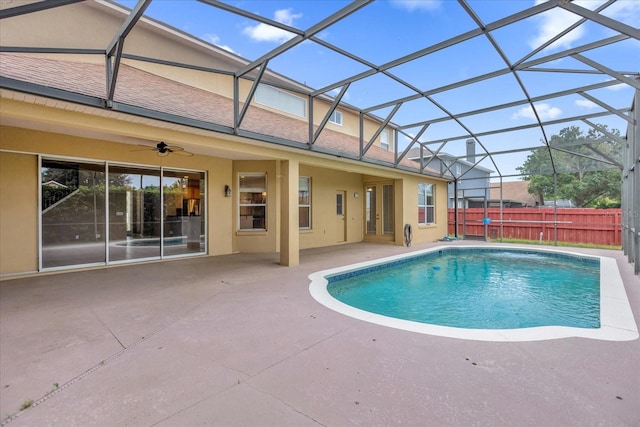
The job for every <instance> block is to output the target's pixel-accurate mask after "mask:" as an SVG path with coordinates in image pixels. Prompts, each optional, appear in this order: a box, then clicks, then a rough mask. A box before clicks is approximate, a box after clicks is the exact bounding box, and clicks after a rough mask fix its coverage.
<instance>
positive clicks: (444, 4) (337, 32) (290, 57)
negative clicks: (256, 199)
mask: <svg viewBox="0 0 640 427" xmlns="http://www.w3.org/2000/svg"><path fill="white" fill-rule="evenodd" d="M121 3H123V4H125V5H126V6H129V7H133V6H134V5H135V3H136V2H135V1H121ZM226 3H228V4H231V5H233V6H236V7H239V8H241V9H244V10H247V11H249V12H252V13H255V14H258V15H261V16H263V17H266V18H269V19H273V20H275V21H278V22H281V23H284V24H286V25H289V26H292V27H295V28H298V29H302V30H306V29H308V28H309V27H311V26H312V25H314V24H315V23H317V22H319V21H321V20H322V19H324V18H326V17H328V16H330V15H331V14H332V13H334V12H336V11H338V10H340V9H341V8H343V7H345V6H346V5H348V4H349V3H350V2H349V1H343V0H324V1H323V0H273V1H271V0H237V1H226ZM537 3H540V1H534V0H513V1H505V0H497V1H494V0H470V1H469V2H468V4H469V5H470V6H471V8H472V9H473V10H474V11H475V13H476V14H477V15H478V16H479V18H480V19H481V20H482V22H483V23H484V24H487V23H491V22H493V21H496V20H498V19H501V18H504V17H506V16H509V15H511V14H514V13H516V12H518V11H521V10H523V9H526V8H529V7H531V6H533V5H535V4H537ZM573 3H575V4H578V5H580V6H582V7H585V8H587V9H590V10H593V9H595V8H596V7H598V6H600V5H601V4H603V3H604V1H600V0H585V1H581V0H575V1H574V2H573ZM602 14H603V15H605V16H609V17H612V18H615V19H617V20H620V21H621V22H623V23H625V24H627V25H630V26H633V27H638V26H640V1H637V0H618V2H616V3H614V4H613V5H612V6H610V7H608V8H607V9H605V11H604V12H602ZM146 15H148V16H151V17H153V18H155V19H158V20H160V21H163V22H166V23H168V24H169V25H171V26H173V27H176V28H178V29H180V30H182V31H185V32H187V33H190V34H192V35H193V36H195V37H198V38H201V39H203V40H205V41H207V42H210V43H212V44H215V45H217V46H220V47H222V48H224V49H227V50H229V51H231V52H233V53H235V54H238V55H240V56H242V57H245V58H247V59H250V60H251V59H257V58H259V57H260V56H261V55H263V54H265V53H267V52H269V51H271V50H272V49H274V48H275V47H277V46H278V45H280V44H281V43H283V42H284V41H286V40H288V39H289V38H290V37H291V34H290V33H288V32H286V31H283V30H280V29H277V28H275V27H272V26H268V25H265V24H261V23H258V22H257V21H253V20H250V19H248V18H244V17H241V16H237V15H234V14H231V13H229V12H225V11H222V10H220V9H217V8H215V7H211V6H208V5H205V4H202V3H199V2H195V1H188V0H154V1H153V2H152V3H151V5H150V6H149V8H148V9H147V11H146ZM578 19H579V17H578V16H577V15H575V14H572V13H570V12H568V11H563V10H552V11H548V12H545V13H542V14H539V15H536V16H534V17H531V18H528V19H526V20H524V21H521V22H518V23H516V24H514V25H511V26H509V27H505V28H502V29H499V30H496V31H494V32H493V33H492V35H493V36H494V38H495V40H496V42H497V43H498V44H499V45H500V47H501V48H502V49H503V51H504V53H505V55H506V56H507V59H508V61H509V62H510V63H515V62H517V61H519V60H521V59H522V58H524V57H525V56H526V55H528V54H529V53H530V52H531V51H532V50H533V49H534V48H536V47H538V46H540V45H541V44H542V43H544V42H545V41H547V40H549V39H550V38H551V37H553V36H555V35H556V34H558V33H559V32H560V31H562V30H564V29H565V28H567V27H568V26H569V25H571V24H573V23H574V22H576V21H577V20H578ZM476 28H477V25H476V24H475V22H474V21H473V20H472V19H471V17H470V16H469V14H468V13H466V12H465V11H464V9H463V8H462V7H461V6H460V5H459V4H458V2H455V1H452V0H378V1H376V2H374V3H373V4H371V5H368V6H366V7H364V8H363V9H361V10H359V11H358V12H356V13H355V14H353V15H351V16H349V17H348V18H346V19H344V20H342V21H340V22H338V23H336V24H334V25H332V26H331V27H329V28H328V29H326V30H324V31H322V32H321V33H320V34H319V35H318V37H319V38H320V39H322V40H324V41H326V42H328V43H331V44H333V45H335V46H337V47H339V48H342V49H344V50H347V51H349V52H351V53H353V54H355V55H357V56H359V57H361V58H363V59H365V60H366V61H369V62H370V63H373V64H375V65H382V64H385V63H387V62H389V61H392V60H394V59H397V58H399V57H402V56H404V55H407V54H410V53H412V52H414V51H417V50H419V49H423V48H425V47H428V46H432V45H434V44H436V43H438V42H442V41H444V40H447V39H449V38H451V37H454V36H456V35H459V34H461V33H465V32H467V31H471V30H474V29H476ZM617 34H618V33H617V32H615V31H613V30H611V29H608V28H606V27H603V26H601V25H599V24H596V23H586V24H583V25H581V26H579V27H578V28H576V29H575V30H573V31H572V32H571V33H569V34H567V35H566V36H565V37H563V38H562V39H560V40H559V41H558V42H556V43H555V44H554V45H552V46H550V47H548V48H546V49H545V50H543V51H542V52H540V53H538V54H537V55H535V56H533V57H532V58H531V59H535V58H539V57H543V56H547V55H549V54H553V53H555V52H558V51H561V50H565V49H569V48H572V47H576V46H580V45H583V44H586V43H589V42H592V41H595V40H600V39H602V38H604V37H609V36H613V35H617ZM125 50H126V46H125ZM583 56H586V57H588V58H590V59H592V60H595V61H598V62H600V63H602V64H605V65H607V66H608V67H609V68H612V69H616V70H622V71H635V72H638V71H640V42H638V41H637V40H626V41H623V42H619V43H617V44H615V45H610V46H607V47H603V48H599V49H595V50H591V51H588V52H585V53H583ZM505 67H506V64H505V62H504V60H503V59H502V58H501V57H500V56H499V55H498V53H497V52H496V50H495V49H494V48H493V47H492V46H491V43H490V41H489V40H488V39H487V38H486V37H484V36H479V37H475V38H473V39H471V40H468V41H466V42H464V43H461V44H459V45H456V46H454V47H452V48H448V49H445V50H442V51H439V52H436V53H433V54H431V55H428V56H426V57H423V58H420V59H418V60H416V61H413V62H411V63H407V64H404V65H401V66H398V67H395V68H392V69H391V70H390V71H391V72H392V73H394V74H395V75H397V76H398V77H400V78H402V79H404V80H406V81H408V82H410V83H411V84H413V85H414V86H416V87H418V88H419V89H421V90H428V89H432V88H437V87H440V86H443V85H447V84H451V83H454V82H456V81H459V80H463V79H467V78H471V77H474V76H477V75H481V74H484V73H488V72H492V71H495V70H500V69H503V68H505ZM539 67H544V68H570V69H591V68H590V67H589V66H587V65H585V64H583V63H582V62H580V61H578V60H576V59H573V58H565V59H562V60H558V61H554V62H549V63H545V64H542V65H540V66H539ZM269 68H271V69H273V70H275V71H277V72H279V73H281V74H284V75H286V76H288V77H290V78H292V79H294V80H296V81H299V82H301V83H305V84H307V85H308V86H310V87H312V88H316V89H317V88H322V87H325V86H327V85H330V84H331V83H333V82H336V81H339V80H341V79H345V78H349V77H351V76H353V75H356V74H358V73H360V72H362V71H365V70H367V69H368V67H366V66H364V65H362V64H359V63H357V62H355V61H352V60H351V59H348V58H346V57H343V56H341V55H339V54H337V53H335V52H332V51H330V50H328V49H326V48H324V47H323V46H320V45H319V44H317V43H314V42H311V41H307V42H304V43H302V44H300V45H298V46H296V47H295V48H293V49H291V50H289V51H287V52H286V53H284V54H283V55H281V56H279V57H277V58H275V59H274V60H272V61H271V62H270V63H269ZM519 76H520V77H521V79H522V81H523V83H524V84H525V86H526V88H527V90H528V91H529V95H530V96H531V97H535V96H539V95H543V94H546V93H550V92H554V91H560V90H564V89H568V88H573V87H578V86H582V85H587V84H592V83H599V82H602V81H605V80H609V79H610V77H608V76H606V75H601V74H578V75H576V74H561V73H550V72H520V73H519ZM412 94H414V92H412V91H411V90H409V89H408V88H406V87H405V86H403V85H401V84H399V83H397V82H395V81H394V80H392V79H390V78H388V77H385V76H383V75H376V76H373V77H370V78H367V79H365V80H362V81H359V82H355V83H353V84H352V85H351V87H350V88H349V91H348V92H347V95H346V97H345V98H344V99H343V100H344V101H346V102H348V103H350V104H352V105H355V106H357V107H360V108H366V107H370V106H375V105H378V104H380V103H383V102H386V101H389V100H393V99H397V98H401V97H404V96H409V95H412ZM590 95H593V96H596V97H597V98H599V99H602V100H604V101H605V102H607V103H609V104H610V105H612V106H613V107H615V108H626V107H629V106H630V105H631V101H632V97H633V90H632V89H631V87H630V86H627V85H617V86H613V87H610V88H606V89H599V90H596V91H593V92H592V93H590ZM523 98H524V94H523V92H522V90H521V88H520V87H519V85H518V83H517V81H516V79H515V78H514V76H513V75H512V74H506V75H504V76H501V77H498V78H494V79H491V80H488V81H484V82H481V83H478V84H474V85H471V86H466V87H464V88H459V89H456V90H452V91H447V92H444V93H439V94H435V95H433V99H434V100H435V101H436V102H437V103H438V104H440V105H442V106H443V107H444V108H446V109H447V110H448V111H450V112H452V113H461V112H464V111H469V110H474V109H479V108H484V107H488V106H490V105H495V104H500V103H505V102H511V101H515V100H520V99H523ZM536 108H537V110H538V113H539V115H540V116H541V119H542V120H554V119H562V118H566V117H573V116H576V115H578V114H589V113H592V112H598V111H603V109H602V108H601V107H599V106H597V105H595V104H593V103H592V102H591V101H589V100H587V99H585V98H583V97H581V96H579V95H572V96H567V97H563V98H556V99H551V100H548V101H542V102H539V103H536ZM389 111H390V108H387V109H381V110H378V111H376V112H375V114H377V115H379V116H381V117H386V115H387V113H388V112H389ZM443 115H444V113H443V112H442V110H440V109H439V108H438V107H436V106H435V105H434V104H432V103H431V102H429V101H427V100H424V99H421V100H417V101H413V102H410V103H407V104H406V105H404V106H403V107H402V108H401V109H400V111H399V112H398V113H397V114H396V116H394V119H393V121H394V122H396V123H399V124H406V123H415V122H418V121H421V120H428V119H431V118H435V117H441V116H443ZM533 117H534V116H533V114H532V111H531V109H530V108H529V107H527V106H519V107H515V108H511V109H505V110H500V111H497V112H493V113H488V114H484V115H480V116H476V117H469V118H465V119H463V120H461V121H462V123H463V125H464V126H466V127H468V128H469V129H470V130H472V131H473V132H474V133H478V132H485V131H491V130H493V129H499V128H506V127H516V126H522V125H526V124H529V123H534V122H535V121H534V118H533ZM593 121H595V122H596V123H602V124H607V125H609V126H610V127H613V128H617V129H619V130H620V131H621V132H622V133H623V134H624V132H625V129H626V124H625V123H626V122H624V121H623V120H622V119H620V118H606V119H594V120H593ZM569 125H578V126H580V127H581V128H583V129H584V130H585V131H586V130H587V129H588V126H587V125H586V124H584V123H582V122H576V123H573V122H571V123H566V124H562V125H555V126H548V127H546V128H545V131H546V133H547V136H548V137H550V136H551V135H553V134H555V133H557V132H558V131H559V130H560V129H562V128H564V127H566V126H569ZM409 131H410V133H411V132H412V131H413V132H417V131H418V129H415V130H414V129H410V130H409ZM464 134H466V130H465V129H464V127H462V126H460V125H459V124H458V123H456V122H455V121H451V120H450V121H448V122H446V123H442V124H435V125H432V126H430V127H429V129H428V130H427V131H426V132H425V133H424V135H423V137H422V138H421V140H422V141H428V140H437V139H440V138H450V137H455V136H458V135H464ZM542 137H543V135H542V133H541V131H540V130H539V129H533V130H526V131H518V132H514V133H509V134H503V135H493V136H487V137H481V138H479V140H480V142H481V143H482V144H483V145H485V146H486V147H487V148H489V149H491V150H509V149H514V148H520V147H531V146H534V145H536V144H537V145H539V144H540V141H541V138H542ZM438 146H439V145H434V146H432V148H433V149H434V150H435V149H436V148H438ZM443 151H446V152H449V153H452V154H456V155H461V154H463V153H464V139H461V140H459V141H451V142H449V143H447V145H446V146H445V147H444V148H443ZM478 151H479V152H481V151H482V149H481V148H479V149H478ZM526 155H527V153H520V154H511V155H503V156H498V157H497V158H498V159H500V160H499V164H498V165H497V166H498V169H499V170H500V172H501V173H502V174H503V175H509V174H513V173H516V171H515V167H517V166H519V165H521V164H522V162H523V161H524V159H525V158H526ZM482 165H483V166H486V167H488V168H490V169H494V170H495V169H496V167H495V165H493V164H491V163H488V162H483V163H482Z"/></svg>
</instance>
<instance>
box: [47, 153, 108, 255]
mask: <svg viewBox="0 0 640 427" xmlns="http://www.w3.org/2000/svg"><path fill="white" fill-rule="evenodd" d="M104 168H105V167H104V165H103V164H91V163H80V162H74V161H61V160H47V159H43V160H42V167H41V170H40V171H41V182H42V187H41V189H42V200H41V202H42V203H41V220H42V267H43V268H50V267H61V266H69V265H81V264H95V263H104V262H106V260H105V254H106V251H105V209H104V208H105V193H104V188H105V173H104Z"/></svg>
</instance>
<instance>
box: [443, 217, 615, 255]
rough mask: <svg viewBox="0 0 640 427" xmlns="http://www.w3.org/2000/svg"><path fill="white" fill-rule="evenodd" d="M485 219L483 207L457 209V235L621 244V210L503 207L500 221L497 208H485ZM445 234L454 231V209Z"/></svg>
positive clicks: (453, 232) (451, 233)
mask: <svg viewBox="0 0 640 427" xmlns="http://www.w3.org/2000/svg"><path fill="white" fill-rule="evenodd" d="M486 218H489V220H490V221H489V220H485V210H484V209H483V208H466V209H458V236H460V237H462V236H467V237H487V238H490V239H500V238H505V239H524V240H540V239H542V240H543V241H551V242H554V241H556V240H557V241H558V242H568V243H588V244H596V245H610V246H621V245H622V210H621V209H557V210H554V209H550V208H503V209H502V220H501V218H500V208H488V209H487V210H486ZM485 223H487V224H485ZM448 233H449V234H450V235H454V234H455V209H449V227H448ZM556 233H557V237H556Z"/></svg>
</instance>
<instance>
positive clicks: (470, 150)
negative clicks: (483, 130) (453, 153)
mask: <svg viewBox="0 0 640 427" xmlns="http://www.w3.org/2000/svg"><path fill="white" fill-rule="evenodd" d="M467 161H468V162H470V163H475V162H476V141H475V140H474V139H467Z"/></svg>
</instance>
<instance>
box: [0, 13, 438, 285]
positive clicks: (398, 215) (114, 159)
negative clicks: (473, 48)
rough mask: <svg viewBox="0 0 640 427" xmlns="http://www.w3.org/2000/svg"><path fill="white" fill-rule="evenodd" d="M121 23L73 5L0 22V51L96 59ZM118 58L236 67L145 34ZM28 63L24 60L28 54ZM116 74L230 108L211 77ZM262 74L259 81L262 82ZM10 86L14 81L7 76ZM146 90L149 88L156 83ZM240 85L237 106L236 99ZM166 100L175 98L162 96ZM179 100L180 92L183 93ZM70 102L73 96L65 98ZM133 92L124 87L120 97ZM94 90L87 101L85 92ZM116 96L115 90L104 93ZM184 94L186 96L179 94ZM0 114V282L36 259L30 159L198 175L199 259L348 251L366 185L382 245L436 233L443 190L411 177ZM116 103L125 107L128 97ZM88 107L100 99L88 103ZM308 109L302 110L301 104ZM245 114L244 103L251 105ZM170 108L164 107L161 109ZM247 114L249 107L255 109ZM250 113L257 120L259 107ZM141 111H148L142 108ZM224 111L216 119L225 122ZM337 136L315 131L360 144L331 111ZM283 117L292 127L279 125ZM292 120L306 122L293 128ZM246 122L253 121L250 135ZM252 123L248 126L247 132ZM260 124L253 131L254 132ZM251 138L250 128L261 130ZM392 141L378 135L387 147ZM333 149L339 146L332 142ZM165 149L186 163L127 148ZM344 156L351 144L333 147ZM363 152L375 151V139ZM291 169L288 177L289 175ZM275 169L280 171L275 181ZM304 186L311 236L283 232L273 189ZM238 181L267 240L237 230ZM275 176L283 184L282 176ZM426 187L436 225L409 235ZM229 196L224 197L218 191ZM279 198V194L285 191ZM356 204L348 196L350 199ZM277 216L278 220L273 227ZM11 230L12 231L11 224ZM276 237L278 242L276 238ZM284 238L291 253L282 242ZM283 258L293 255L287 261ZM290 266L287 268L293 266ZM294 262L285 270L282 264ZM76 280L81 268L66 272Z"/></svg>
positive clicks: (184, 137)
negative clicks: (253, 184) (379, 212)
mask: <svg viewBox="0 0 640 427" xmlns="http://www.w3.org/2000/svg"><path fill="white" fill-rule="evenodd" d="M123 20H124V16H123V15H118V14H117V13H115V14H114V13H111V11H110V9H109V8H108V7H107V8H106V9H105V6H104V5H103V6H100V5H99V4H98V5H96V4H94V3H92V2H83V3H79V4H73V5H68V6H62V7H59V8H54V9H50V10H48V11H47V12H46V13H32V14H27V15H23V16H19V17H16V18H12V19H7V20H3V25H2V26H0V40H2V44H3V45H6V46H39V47H60V46H68V47H74V48H96V49H104V48H105V46H107V45H108V44H109V42H110V41H111V37H112V36H113V34H114V33H115V32H116V31H117V30H118V29H119V28H120V26H121V25H122V22H123ZM125 52H127V53H131V54H136V55H143V56H149V55H150V53H153V55H154V56H155V57H158V58H162V59H166V60H169V61H180V62H186V63H191V64H195V65H199V66H202V67H208V68H217V69H235V68H237V66H238V64H237V63H235V64H234V63H233V62H234V61H238V60H239V59H238V58H235V57H232V56H225V54H220V55H219V56H216V55H215V54H214V53H215V52H213V50H212V49H211V47H207V46H204V45H200V44H199V42H197V41H193V40H186V39H185V38H184V36H182V35H180V34H177V33H175V34H174V33H171V32H169V33H166V32H163V31H160V30H158V29H157V28H156V27H154V26H153V25H150V24H145V23H140V24H139V25H136V27H135V28H134V30H133V31H132V33H131V34H130V35H129V36H128V37H127V39H126V45H125ZM29 55H36V54H29ZM38 56H39V57H42V56H44V57H49V58H55V59H57V60H60V59H63V60H67V61H76V62H78V61H80V62H85V63H90V64H104V57H103V56H101V55H70V54H55V55H54V54H38ZM122 62H123V64H126V65H128V66H132V67H135V68H137V69H139V70H143V71H145V72H147V73H150V74H153V75H156V76H160V77H164V78H166V79H170V80H173V81H174V82H179V83H182V84H184V85H188V86H190V87H192V88H197V89H200V90H204V91H208V92H212V93H216V94H218V95H222V96H224V97H226V98H233V95H234V93H233V79H232V77H231V76H228V75H225V74H221V73H211V72H206V71H199V70H191V69H185V68H181V67H175V66H170V65H166V64H158V63H151V62H144V61H138V60H133V59H127V58H124V59H123V60H122ZM267 74H268V73H267ZM16 78H18V79H19V78H20V77H19V76H18V77H16ZM275 80H279V81H283V79H282V78H281V77H277V76H274V75H265V81H266V82H268V81H275ZM156 81H157V78H156ZM251 84H252V82H251V81H249V80H240V99H244V98H245V97H246V96H247V94H248V93H249V90H250V88H251ZM174 89H175V87H174ZM186 89H188V88H186ZM70 90H71V91H72V92H73V89H70ZM135 90H137V87H133V88H132V91H135ZM99 91H100V88H98V89H97V92H99ZM116 92H118V88H116ZM188 93H191V92H188ZM1 94H2V97H1V98H0V102H1V103H2V105H1V108H0V112H1V115H2V123H3V124H2V126H1V127H0V133H1V135H2V137H1V138H0V166H1V169H0V189H1V190H2V191H1V192H0V235H1V236H2V239H0V250H1V256H0V278H2V277H7V276H13V275H20V274H30V273H32V272H36V271H37V269H38V264H39V260H38V256H39V254H38V253H39V241H38V239H39V218H40V215H41V214H40V212H39V201H38V194H39V191H40V190H39V187H38V185H39V174H40V170H39V162H38V159H39V156H43V157H56V158H58V157H59V158H62V159H71V160H78V161H83V160H84V161H89V162H110V164H123V165H131V166H142V167H145V166H152V167H167V168H175V169H179V170H183V169H184V170H193V171H203V172H205V173H206V184H207V193H206V206H205V215H206V236H207V242H206V247H207V252H206V255H209V256H215V255H223V254H231V253H234V252H278V251H281V249H283V248H284V250H287V251H291V250H292V248H293V251H294V252H295V251H296V250H297V249H298V248H299V249H307V248H314V247H322V246H330V245H334V244H336V243H338V242H340V241H341V240H342V241H343V242H344V243H353V242H360V241H363V240H364V239H365V235H364V199H365V198H364V191H365V190H364V186H365V184H366V183H368V182H385V183H393V185H394V199H393V203H394V210H395V212H394V219H395V221H394V233H395V236H394V239H393V241H392V242H390V243H392V244H395V245H402V244H404V242H403V227H404V225H405V224H411V225H412V227H413V231H414V236H413V242H414V243H422V242H427V241H433V240H435V239H437V238H439V237H441V236H443V235H444V234H445V233H446V226H447V224H446V182H445V181H441V180H436V179H431V178H427V177H424V176H420V175H417V174H412V173H409V172H404V171H400V170H395V169H392V168H387V167H380V166H374V165H371V164H367V163H362V162H357V161H354V160H348V161H345V160H344V159H338V158H336V157H333V156H329V155H323V154H318V153H312V152H308V151H304V150H295V149H291V148H287V147H282V146H278V145H275V144H269V143H264V142H260V141H256V140H248V139H244V138H241V137H238V136H235V135H226V134H218V133H215V132H213V131H208V130H203V129H194V128H190V127H187V126H185V125H180V124H175V123H168V122H163V121H161V120H160V119H155V118H144V117H135V116H130V115H127V114H125V113H123V112H119V111H113V110H106V109H101V108H95V107H90V106H86V105H80V104H74V103H72V102H70V101H60V100H53V99H48V98H45V97H44V96H37V95H29V94H24V93H20V92H15V91H10V90H6V91H5V90H4V89H3V90H2V92H1ZM128 95H131V94H130V93H129V94H128ZM94 96H100V95H94ZM307 101H308V99H307ZM253 104H256V103H253ZM172 105H173V104H172ZM256 106H258V105H256ZM329 106H330V104H329V103H328V102H325V101H323V100H319V99H316V101H315V104H314V122H315V123H316V124H318V123H320V121H321V120H322V118H323V117H324V115H325V114H326V112H327V111H328V108H329ZM259 107H260V108H262V109H269V108H268V107H265V106H259ZM149 108H153V106H152V107H149ZM228 110H229V108H228V107H226V109H225V110H224V114H225V115H226V116H225V117H229V116H231V112H230V111H228ZM271 111H275V112H277V113H278V114H280V116H277V117H275V118H274V119H273V122H272V123H264V126H265V127H268V126H271V127H275V128H278V129H288V128H287V127H286V124H287V123H289V124H290V123H291V122H290V121H289V122H287V121H284V120H283V121H282V123H281V122H280V119H281V118H282V116H285V115H286V113H283V112H281V111H278V110H275V109H271ZM339 111H341V112H342V113H343V124H342V126H338V125H335V124H332V123H327V129H329V130H334V131H337V132H340V133H342V134H344V135H349V136H351V137H354V136H356V137H357V136H359V134H360V117H359V115H358V114H357V113H355V112H354V111H353V110H350V109H349V108H345V107H339ZM287 116H288V117H293V116H290V115H287ZM295 118H296V119H297V120H300V121H306V120H305V119H303V118H300V117H295ZM255 122H256V120H255V118H254V124H255ZM258 122H259V120H258ZM259 123H261V122H259ZM261 126H262V123H261ZM378 127H379V122H377V121H375V120H372V119H371V118H365V121H364V136H363V138H364V144H365V145H366V144H367V143H368V141H369V139H370V138H371V136H372V135H373V134H374V133H375V132H376V131H377V129H378ZM392 135H393V132H391V131H390V132H389V136H390V140H389V143H390V146H391V147H393V145H392V142H393V141H392ZM340 138H341V137H340ZM159 141H165V142H167V143H168V144H171V145H179V146H182V147H184V148H185V149H187V150H188V151H192V152H195V153H196V154H195V155H194V156H193V157H181V156H175V155H169V156H166V157H159V156H158V155H157V153H155V152H154V151H153V150H148V151H146V152H145V151H139V150H140V147H139V146H137V145H136V144H144V145H146V146H148V147H153V145H155V144H156V143H157V142H159ZM341 142H344V144H357V143H358V142H357V141H354V140H353V138H352V139H345V140H344V141H342V139H341ZM375 145H377V146H380V138H379V137H378V138H377V141H376V143H375ZM291 165H299V168H298V167H295V168H291ZM283 168H286V169H283ZM295 170H298V173H299V175H300V176H309V177H310V178H311V183H312V184H311V185H312V190H311V191H312V194H311V198H312V203H311V209H312V219H311V221H312V222H311V229H309V230H299V231H298V232H295V231H294V232H291V230H292V228H291V227H292V223H293V222H294V221H296V220H297V217H296V216H295V215H293V214H291V213H292V212H294V213H295V212H297V206H296V205H295V203H294V204H293V205H291V203H292V202H290V201H289V202H287V200H293V197H292V191H294V190H295V189H294V188H291V187H290V186H289V187H283V185H284V184H283V178H282V177H283V176H285V175H287V182H289V183H291V182H296V181H295V180H294V179H292V177H291V176H289V175H290V174H291V172H292V171H295ZM243 172H247V173H248V172H254V173H266V174H267V186H268V187H267V192H268V203H267V221H268V222H267V229H266V230H264V231H253V230H252V231H245V230H242V231H240V230H239V215H238V194H239V192H238V190H239V188H238V175H239V174H240V173H243ZM284 172H286V173H284ZM419 182H430V183H433V184H435V185H436V200H437V207H436V209H437V213H436V219H437V221H436V224H435V225H430V226H420V227H418V225H417V185H418V183H419ZM225 185H228V186H230V187H231V189H232V195H231V197H225V194H224V187H225ZM285 190H286V191H285ZM338 191H340V192H344V193H343V194H344V195H345V200H344V203H345V208H346V212H345V213H346V216H345V223H346V226H345V235H344V239H341V238H340V237H338V231H339V225H338V222H337V220H336V194H337V192H338ZM356 195H357V196H356ZM283 215H289V217H287V218H283ZM17 220H19V223H20V225H19V227H17V226H16V221H17ZM285 228H286V230H285ZM286 236H294V237H295V238H296V239H298V241H297V242H290V241H287V242H284V244H283V242H282V241H281V239H283V238H286ZM292 253H293V252H292ZM293 258H295V256H294V257H293ZM293 261H294V263H295V262H296V261H295V259H294V260H293ZM78 268H82V266H78Z"/></svg>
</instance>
